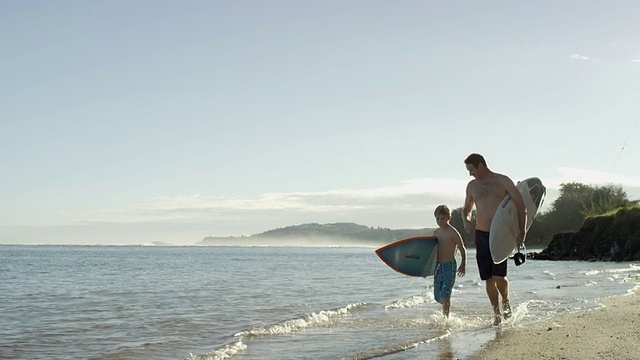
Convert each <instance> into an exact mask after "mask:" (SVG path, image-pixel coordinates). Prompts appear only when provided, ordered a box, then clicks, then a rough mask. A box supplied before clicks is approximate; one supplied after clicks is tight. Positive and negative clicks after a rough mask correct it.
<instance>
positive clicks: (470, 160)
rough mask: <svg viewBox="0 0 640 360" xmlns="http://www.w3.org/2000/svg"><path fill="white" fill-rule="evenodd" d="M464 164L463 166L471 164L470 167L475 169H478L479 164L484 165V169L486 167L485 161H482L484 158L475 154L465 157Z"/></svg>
mask: <svg viewBox="0 0 640 360" xmlns="http://www.w3.org/2000/svg"><path fill="white" fill-rule="evenodd" d="M464 163H465V164H471V165H473V166H474V167H476V168H477V167H478V165H480V164H482V165H484V166H485V167H487V162H486V161H484V157H483V156H482V155H480V154H475V153H474V154H471V155H469V156H467V158H466V159H464Z"/></svg>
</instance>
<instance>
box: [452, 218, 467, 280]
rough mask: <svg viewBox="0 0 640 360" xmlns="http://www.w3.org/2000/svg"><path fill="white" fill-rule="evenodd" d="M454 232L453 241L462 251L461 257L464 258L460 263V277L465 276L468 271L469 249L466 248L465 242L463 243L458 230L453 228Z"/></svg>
mask: <svg viewBox="0 0 640 360" xmlns="http://www.w3.org/2000/svg"><path fill="white" fill-rule="evenodd" d="M453 232H454V236H453V241H454V243H455V244H456V246H457V247H458V249H460V257H462V261H461V262H460V266H459V267H458V276H464V274H465V273H466V271H467V270H466V267H467V248H465V247H464V242H462V237H461V236H460V233H459V232H458V230H456V229H455V228H453Z"/></svg>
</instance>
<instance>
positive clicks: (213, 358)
mask: <svg viewBox="0 0 640 360" xmlns="http://www.w3.org/2000/svg"><path fill="white" fill-rule="evenodd" d="M246 349H247V345H245V344H243V343H242V341H236V342H233V343H229V344H226V345H225V346H223V347H221V348H220V349H217V350H214V351H212V352H208V353H206V354H203V355H198V356H195V355H193V354H191V356H189V357H188V358H186V359H185V360H225V359H230V358H231V357H233V356H234V355H236V354H237V353H239V352H241V351H244V350H246Z"/></svg>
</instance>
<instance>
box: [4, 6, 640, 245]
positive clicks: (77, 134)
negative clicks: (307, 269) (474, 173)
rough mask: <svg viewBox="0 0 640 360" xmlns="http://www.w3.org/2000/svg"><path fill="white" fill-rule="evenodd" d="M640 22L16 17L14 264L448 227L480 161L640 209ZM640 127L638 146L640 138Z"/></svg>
mask: <svg viewBox="0 0 640 360" xmlns="http://www.w3.org/2000/svg"><path fill="white" fill-rule="evenodd" d="M639 13H640V2H637V1H615V2H610V1H590V0H587V1H584V0H580V1H576V0H568V1H528V2H524V1H523V2H515V1H512V2H507V1H470V0H467V1H455V2H445V1H426V0H422V1H412V0H400V1H379V0H366V1H365V0H349V1H344V0H339V1H337V0H336V1H332V0H327V1H297V0H274V1H272V0H270V1H255V0H254V1H245V0H234V1H193V0H191V1H180V2H178V1H165V0H152V1H151V0H149V1H147V0H137V1H124V0H114V1H79V0H74V1H64V0H55V1H53V0H41V1H19V0H6V1H2V2H0V84H2V85H1V86H0V165H1V167H2V171H1V173H0V244H83V245H91V244H123V245H124V244H131V245H133V244H149V243H152V242H154V241H161V242H166V243H171V244H175V245H191V244H195V243H197V242H198V241H200V240H202V238H204V237H207V236H240V235H245V236H249V235H252V234H256V233H261V232H264V231H268V230H271V229H276V228H281V227H287V226H292V225H299V224H304V223H321V224H324V223H336V222H355V223H358V224H361V225H366V226H371V227H383V228H391V229H405V228H424V227H435V226H436V225H435V219H434V218H433V215H432V214H433V209H434V208H435V207H436V206H437V205H439V204H447V205H449V206H450V207H451V208H457V207H460V206H462V205H463V201H464V191H465V187H466V184H467V182H468V181H469V180H471V178H470V177H469V174H468V172H467V171H466V169H465V166H464V159H465V158H466V156H467V155H469V154H470V153H474V152H475V153H480V154H482V155H484V156H485V158H486V160H487V163H488V166H489V168H490V169H491V170H493V171H495V172H498V173H502V174H505V175H508V176H509V177H510V178H511V179H512V180H514V182H515V181H517V180H521V179H524V178H528V177H534V176H535V177H539V178H540V179H541V180H542V181H543V183H544V184H545V186H546V187H547V198H546V199H545V203H544V206H543V208H542V210H543V211H544V210H545V209H548V208H549V205H550V204H552V203H553V201H554V199H555V198H557V196H558V188H559V186H560V185H561V184H563V183H568V182H573V181H577V182H582V183H585V184H589V185H594V186H600V185H610V184H613V185H619V186H622V187H623V189H624V190H625V191H626V192H627V194H628V195H629V197H630V198H631V199H640V162H639V161H638V158H639V157H640V125H638V124H637V123H638V120H639V119H640V88H639V87H638V84H640V35H639V34H640V22H639V21H637V14H639ZM636 125H638V126H636Z"/></svg>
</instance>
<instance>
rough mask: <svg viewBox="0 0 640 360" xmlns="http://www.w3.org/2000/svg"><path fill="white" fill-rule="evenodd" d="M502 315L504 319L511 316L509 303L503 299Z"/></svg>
mask: <svg viewBox="0 0 640 360" xmlns="http://www.w3.org/2000/svg"><path fill="white" fill-rule="evenodd" d="M502 314H503V315H502V316H504V319H505V320H507V319H508V318H510V317H511V315H512V313H511V304H509V301H505V302H503V303H502Z"/></svg>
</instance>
